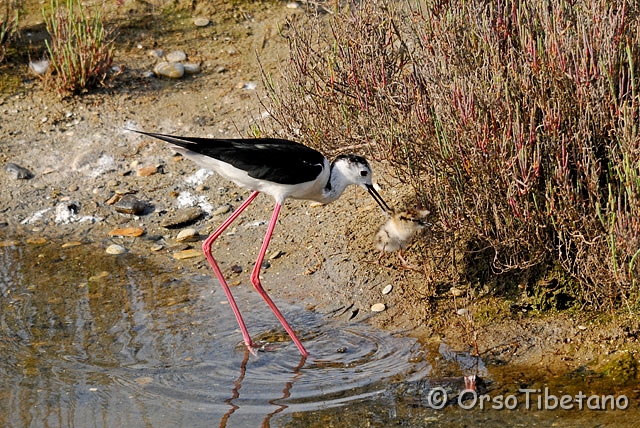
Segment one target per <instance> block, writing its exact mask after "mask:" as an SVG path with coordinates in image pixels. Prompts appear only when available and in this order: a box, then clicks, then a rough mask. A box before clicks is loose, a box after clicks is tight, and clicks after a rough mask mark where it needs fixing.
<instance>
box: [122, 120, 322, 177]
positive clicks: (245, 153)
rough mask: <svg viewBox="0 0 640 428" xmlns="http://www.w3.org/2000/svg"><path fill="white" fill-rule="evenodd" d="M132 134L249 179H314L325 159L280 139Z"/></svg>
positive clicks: (301, 146)
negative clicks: (227, 166)
mask: <svg viewBox="0 0 640 428" xmlns="http://www.w3.org/2000/svg"><path fill="white" fill-rule="evenodd" d="M132 131H134V130H132ZM135 132H138V133H140V134H144V135H148V136H150V137H155V138H159V139H161V140H163V141H166V142H168V143H171V144H175V145H176V146H180V147H184V148H185V149H187V150H190V151H192V152H195V153H200V154H202V155H205V156H209V157H212V158H214V159H218V160H220V161H222V162H225V163H228V164H230V165H232V166H234V167H236V168H238V169H241V170H243V171H247V173H248V174H249V176H250V177H253V178H257V179H261V180H267V181H272V182H275V183H280V184H296V183H303V182H306V181H312V180H314V179H315V178H316V177H317V176H318V175H319V174H320V173H321V172H322V167H323V163H324V159H325V158H324V156H323V155H322V154H321V153H319V152H317V151H315V150H313V149H311V148H309V147H307V146H304V145H302V144H300V143H296V142H295V141H290V140H283V139H279V138H246V139H218V138H199V137H178V136H174V135H165V134H157V133H153V132H143V131H135Z"/></svg>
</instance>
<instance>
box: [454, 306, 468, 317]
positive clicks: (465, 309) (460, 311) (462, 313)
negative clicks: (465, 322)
mask: <svg viewBox="0 0 640 428" xmlns="http://www.w3.org/2000/svg"><path fill="white" fill-rule="evenodd" d="M467 312H469V311H468V310H467V308H460V309H458V310H457V311H456V314H458V315H466V314H467Z"/></svg>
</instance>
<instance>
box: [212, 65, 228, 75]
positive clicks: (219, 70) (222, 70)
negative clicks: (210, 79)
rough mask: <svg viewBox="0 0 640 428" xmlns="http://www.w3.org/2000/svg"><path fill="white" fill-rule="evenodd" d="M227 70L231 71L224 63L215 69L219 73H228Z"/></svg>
mask: <svg viewBox="0 0 640 428" xmlns="http://www.w3.org/2000/svg"><path fill="white" fill-rule="evenodd" d="M227 71H229V69H228V68H227V67H225V66H224V65H219V66H217V67H216V69H215V72H216V73H218V74H222V73H226V72H227Z"/></svg>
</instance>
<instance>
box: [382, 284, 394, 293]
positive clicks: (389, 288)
mask: <svg viewBox="0 0 640 428" xmlns="http://www.w3.org/2000/svg"><path fill="white" fill-rule="evenodd" d="M391 290H393V285H391V284H388V285H387V286H386V287H384V288H383V289H382V294H389V293H391Z"/></svg>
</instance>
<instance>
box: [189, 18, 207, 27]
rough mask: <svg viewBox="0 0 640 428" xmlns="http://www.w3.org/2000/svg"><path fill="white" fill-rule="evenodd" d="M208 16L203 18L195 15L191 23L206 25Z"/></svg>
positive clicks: (199, 25)
mask: <svg viewBox="0 0 640 428" xmlns="http://www.w3.org/2000/svg"><path fill="white" fill-rule="evenodd" d="M209 22H211V21H209V18H204V17H201V16H199V17H197V18H194V19H193V25H195V26H196V27H206V26H207V25H209Z"/></svg>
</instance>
